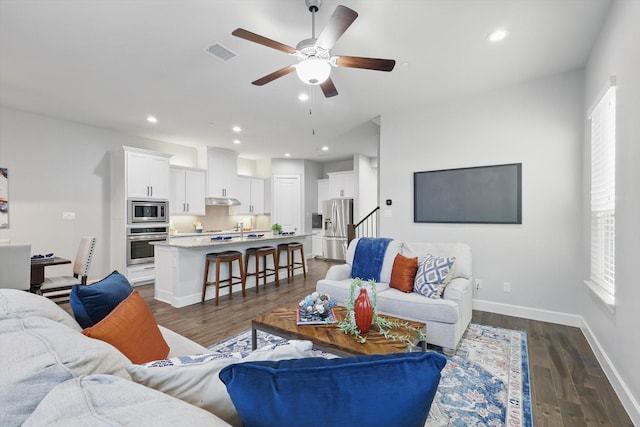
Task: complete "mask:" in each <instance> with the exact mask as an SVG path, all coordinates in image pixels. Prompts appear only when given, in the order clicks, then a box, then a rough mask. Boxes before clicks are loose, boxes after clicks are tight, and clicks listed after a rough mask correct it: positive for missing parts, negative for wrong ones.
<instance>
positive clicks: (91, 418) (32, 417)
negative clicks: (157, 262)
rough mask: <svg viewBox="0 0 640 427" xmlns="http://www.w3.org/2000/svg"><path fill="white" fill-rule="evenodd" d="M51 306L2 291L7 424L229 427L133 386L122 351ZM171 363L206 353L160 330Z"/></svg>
mask: <svg viewBox="0 0 640 427" xmlns="http://www.w3.org/2000/svg"><path fill="white" fill-rule="evenodd" d="M81 329H82V328H81V327H80V325H78V323H77V322H76V321H75V319H73V317H72V316H70V315H69V314H68V313H67V312H66V311H64V310H63V309H62V308H60V307H58V306H57V305H56V304H55V303H53V302H52V301H50V300H48V299H46V298H44V297H42V296H39V295H35V294H30V293H28V292H24V291H19V290H14V289H0V364H1V365H2V369H1V370H0V402H2V407H3V409H2V410H1V411H0V425H2V426H14V425H15V426H19V425H25V426H45V425H46V426H65V427H69V426H88V425H92V426H102V425H104V426H107V425H109V426H112V425H137V426H158V425H208V426H229V425H230V424H228V423H227V422H225V421H223V420H222V419H220V418H219V417H217V416H215V415H213V414H212V413H210V412H207V411H205V410H203V409H200V408H198V407H196V406H193V405H190V404H188V403H186V402H184V401H182V400H179V399H176V398H174V397H171V396H169V395H167V394H164V393H161V392H159V391H156V390H153V389H151V388H148V387H145V386H143V385H140V384H137V383H135V382H133V381H131V377H130V375H129V374H128V372H127V366H129V365H131V362H130V361H129V359H127V358H126V357H125V356H124V355H123V354H122V353H120V352H119V351H118V350H116V348H115V347H113V346H111V345H109V344H107V343H105V342H102V341H99V340H95V339H92V338H89V337H86V336H84V335H82V334H81V333H80V331H81ZM160 329H161V332H162V334H163V337H164V339H165V340H166V341H167V344H169V347H170V353H169V356H183V355H190V354H199V353H206V352H207V349H206V348H205V347H202V346H200V345H199V344H197V343H195V342H193V341H190V340H188V339H187V338H185V337H183V336H181V335H179V334H176V333H175V332H172V331H170V330H168V329H166V328H162V327H160Z"/></svg>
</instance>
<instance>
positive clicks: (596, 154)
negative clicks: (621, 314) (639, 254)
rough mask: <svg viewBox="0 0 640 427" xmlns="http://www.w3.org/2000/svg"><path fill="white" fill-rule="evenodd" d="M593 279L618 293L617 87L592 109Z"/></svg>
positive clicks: (603, 286)
mask: <svg viewBox="0 0 640 427" xmlns="http://www.w3.org/2000/svg"><path fill="white" fill-rule="evenodd" d="M590 118H591V281H592V282H593V283H595V284H596V285H599V286H601V287H602V288H603V289H604V290H605V291H607V292H608V293H609V294H611V295H612V296H613V295H614V294H615V219H616V197H615V196H616V181H615V176H616V91H615V86H611V87H610V88H609V89H608V90H607V91H606V92H605V94H604V95H603V96H602V98H601V99H600V100H599V101H598V103H597V104H596V106H595V108H594V109H593V111H592V113H591V117H590Z"/></svg>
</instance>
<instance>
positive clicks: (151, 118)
mask: <svg viewBox="0 0 640 427" xmlns="http://www.w3.org/2000/svg"><path fill="white" fill-rule="evenodd" d="M147 121H148V122H149V123H158V119H156V118H155V117H154V116H147Z"/></svg>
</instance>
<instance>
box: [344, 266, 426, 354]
mask: <svg viewBox="0 0 640 427" xmlns="http://www.w3.org/2000/svg"><path fill="white" fill-rule="evenodd" d="M362 289H365V290H366V291H367V293H368V295H369V300H370V302H371V306H372V307H373V316H372V319H373V320H372V324H373V327H375V329H377V330H378V332H380V334H381V335H382V336H383V337H385V338H386V339H388V340H393V341H400V342H402V343H405V344H406V345H407V348H408V349H411V348H412V347H413V345H414V344H413V340H412V338H411V336H409V335H407V334H397V333H394V332H393V330H394V329H399V328H404V329H405V330H408V331H411V332H414V333H415V334H416V335H417V337H418V341H424V340H426V339H427V337H426V336H425V334H424V331H423V330H422V329H419V328H416V327H414V326H412V325H410V324H409V323H408V322H403V321H400V320H389V319H387V318H385V317H383V316H380V315H379V314H378V310H377V306H378V296H377V292H376V282H375V281H374V280H369V281H368V282H363V281H362V279H360V278H355V279H353V280H352V281H351V287H350V290H349V299H348V300H347V304H346V306H347V316H346V317H345V318H344V319H343V320H342V321H340V322H338V329H340V330H341V331H342V332H344V333H345V334H349V335H353V336H354V337H355V339H356V340H358V341H360V343H362V344H364V343H366V342H367V337H366V334H364V333H362V332H361V331H360V329H359V328H358V326H357V325H356V316H355V305H356V299H357V295H358V294H359V293H360V291H361V290H362Z"/></svg>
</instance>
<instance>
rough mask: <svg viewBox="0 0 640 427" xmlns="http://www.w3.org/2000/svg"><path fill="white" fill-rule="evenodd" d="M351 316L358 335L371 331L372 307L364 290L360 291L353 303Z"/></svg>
mask: <svg viewBox="0 0 640 427" xmlns="http://www.w3.org/2000/svg"><path fill="white" fill-rule="evenodd" d="M353 314H354V317H355V320H356V326H357V327H358V329H359V330H360V333H361V334H366V333H367V332H369V329H371V321H372V320H373V306H372V305H371V301H370V300H369V295H368V294H367V291H366V289H364V288H361V289H360V294H359V295H358V298H356V300H355V302H354V303H353Z"/></svg>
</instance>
